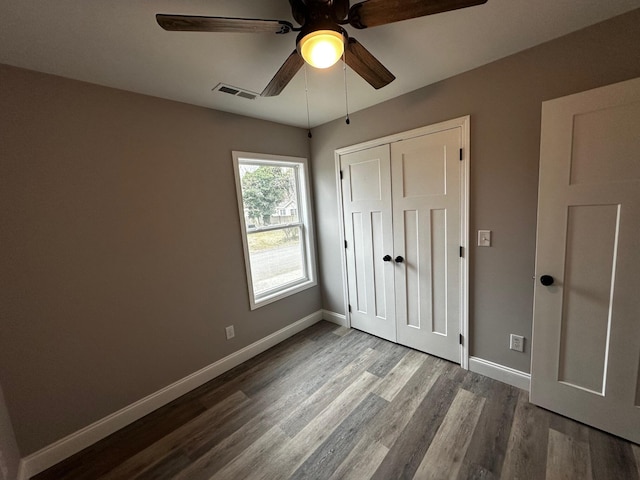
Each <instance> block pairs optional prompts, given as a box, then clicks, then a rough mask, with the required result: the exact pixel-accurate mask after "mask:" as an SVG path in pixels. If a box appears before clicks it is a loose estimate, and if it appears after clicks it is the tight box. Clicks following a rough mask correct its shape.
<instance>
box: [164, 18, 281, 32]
mask: <svg viewBox="0 0 640 480" xmlns="http://www.w3.org/2000/svg"><path fill="white" fill-rule="evenodd" d="M156 20H157V22H158V25H160V26H161V27H162V28H164V29H165V30H169V31H171V32H244V33H288V32H290V31H291V30H292V29H293V25H292V24H291V23H289V22H286V21H284V20H260V19H253V18H229V17H199V16H196V15H163V14H161V13H159V14H157V15H156Z"/></svg>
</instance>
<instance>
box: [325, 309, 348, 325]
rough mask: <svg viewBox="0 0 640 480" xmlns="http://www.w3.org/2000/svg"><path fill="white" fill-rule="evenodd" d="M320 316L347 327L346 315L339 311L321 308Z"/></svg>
mask: <svg viewBox="0 0 640 480" xmlns="http://www.w3.org/2000/svg"><path fill="white" fill-rule="evenodd" d="M322 318H323V320H326V321H327V322H331V323H335V324H336V325H340V326H342V327H349V322H347V317H346V315H342V314H341V313H336V312H332V311H331V310H322Z"/></svg>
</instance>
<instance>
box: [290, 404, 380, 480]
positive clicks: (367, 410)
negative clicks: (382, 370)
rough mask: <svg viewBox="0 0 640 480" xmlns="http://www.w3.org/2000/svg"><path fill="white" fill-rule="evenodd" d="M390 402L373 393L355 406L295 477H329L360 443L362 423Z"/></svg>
mask: <svg viewBox="0 0 640 480" xmlns="http://www.w3.org/2000/svg"><path fill="white" fill-rule="evenodd" d="M387 404H388V402H387V401H386V400H384V399H383V398H380V397H379V396H377V395H375V394H372V393H370V394H369V395H368V396H367V397H366V398H365V399H364V400H363V401H362V402H361V403H360V404H359V405H358V406H357V407H356V409H355V410H354V411H353V412H352V413H351V414H350V415H349V416H348V417H347V418H346V419H345V420H344V421H343V422H342V423H340V425H339V426H338V428H336V429H335V430H334V431H333V432H332V433H331V435H329V436H328V437H327V439H326V440H325V441H324V442H322V444H321V445H320V446H319V447H318V448H317V449H316V450H315V451H314V452H313V453H312V454H311V455H310V456H309V457H308V458H307V459H306V460H305V462H304V463H303V464H302V465H300V467H298V469H297V470H296V471H295V472H294V473H293V475H291V477H290V478H291V479H292V480H306V479H309V478H328V477H329V476H330V475H331V474H332V473H333V472H335V471H336V470H337V468H338V467H339V466H340V465H341V464H342V462H343V461H344V460H345V459H346V458H347V456H348V455H349V453H350V452H351V450H352V449H353V447H354V446H355V445H356V444H357V443H358V440H359V439H360V437H361V434H362V432H363V431H364V428H363V426H364V425H365V424H366V423H367V422H369V421H371V419H373V418H374V417H375V416H376V415H378V413H379V412H380V410H382V409H383V408H384V407H385V406H386V405H387Z"/></svg>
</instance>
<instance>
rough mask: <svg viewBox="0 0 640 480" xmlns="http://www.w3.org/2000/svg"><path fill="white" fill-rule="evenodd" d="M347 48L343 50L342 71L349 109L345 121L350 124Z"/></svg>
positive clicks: (347, 108)
mask: <svg viewBox="0 0 640 480" xmlns="http://www.w3.org/2000/svg"><path fill="white" fill-rule="evenodd" d="M346 55H347V51H346V49H345V50H343V52H342V71H343V72H344V105H345V109H346V110H347V118H346V119H345V123H346V124H347V125H349V124H350V123H351V120H350V119H349V94H348V93H347V62H346Z"/></svg>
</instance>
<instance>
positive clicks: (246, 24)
mask: <svg viewBox="0 0 640 480" xmlns="http://www.w3.org/2000/svg"><path fill="white" fill-rule="evenodd" d="M486 2H487V0H365V1H363V2H360V3H356V4H354V5H352V6H351V7H350V6H349V0H289V3H290V5H291V13H292V15H293V18H294V19H295V21H296V22H297V23H298V24H300V25H301V26H300V27H295V26H294V25H293V24H292V23H290V22H287V21H286V20H263V19H250V18H230V17H201V16H195V15H164V14H157V15H156V20H157V21H158V24H159V25H160V26H161V27H162V28H164V29H165V30H169V31H181V32H247V33H276V34H285V33H289V32H299V33H298V37H297V38H296V49H295V50H294V51H293V52H292V53H291V54H290V55H289V57H288V58H287V60H285V62H284V64H283V65H282V66H281V67H280V69H279V70H278V71H277V72H276V74H275V76H274V77H273V78H272V79H271V81H270V82H269V84H268V85H267V86H266V88H265V89H264V90H263V92H262V93H261V94H260V95H261V96H263V97H273V96H276V95H279V94H280V92H282V90H283V89H284V88H285V87H286V86H287V84H288V83H289V82H290V81H291V79H292V78H293V77H294V76H295V74H296V73H297V72H298V70H300V68H301V67H302V65H304V62H305V61H306V62H307V63H308V64H310V65H311V66H313V67H317V68H328V67H330V66H332V65H333V64H335V63H336V62H337V61H338V60H339V59H340V57H342V56H343V53H344V61H345V63H346V64H347V65H349V66H350V67H351V68H352V69H353V70H354V71H355V72H356V73H357V74H358V75H360V76H361V77H362V78H363V79H364V80H366V81H367V82H368V83H369V84H370V85H371V86H372V87H373V88H376V89H378V88H382V87H384V86H385V85H388V84H389V83H391V82H392V81H393V80H395V78H396V77H395V76H394V75H393V74H392V73H391V72H390V71H389V70H387V68H386V67H385V66H384V65H382V63H380V62H379V61H378V59H376V58H375V57H374V56H373V55H372V54H371V53H370V52H369V51H368V50H367V49H366V48H364V46H363V45H362V44H361V43H360V42H358V41H357V40H356V39H355V38H353V37H350V36H349V35H348V34H347V31H346V30H345V29H344V28H343V27H342V25H347V24H349V25H351V26H352V27H354V28H357V29H363V28H369V27H375V26H378V25H385V24H388V23H393V22H399V21H402V20H408V19H410V18H417V17H423V16H426V15H432V14H435V13H441V12H447V11H450V10H457V9H459V8H466V7H471V6H474V5H480V4H483V3H486Z"/></svg>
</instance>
